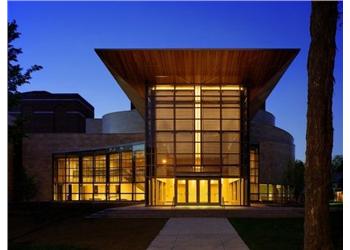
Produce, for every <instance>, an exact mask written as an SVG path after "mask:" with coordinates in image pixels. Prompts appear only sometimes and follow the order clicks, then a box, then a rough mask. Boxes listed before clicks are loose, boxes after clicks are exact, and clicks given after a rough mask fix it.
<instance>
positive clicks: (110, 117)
mask: <svg viewBox="0 0 350 250" xmlns="http://www.w3.org/2000/svg"><path fill="white" fill-rule="evenodd" d="M144 123H145V122H144V120H143V118H142V117H141V115H140V114H139V113H138V112H137V110H135V109H134V110H131V111H119V112H113V113H109V114H106V115H104V116H103V117H102V133H104V134H111V133H144V132H145V125H144Z"/></svg>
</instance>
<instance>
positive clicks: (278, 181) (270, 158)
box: [249, 110, 295, 201]
mask: <svg viewBox="0 0 350 250" xmlns="http://www.w3.org/2000/svg"><path fill="white" fill-rule="evenodd" d="M249 140H250V145H251V152H252V150H255V151H256V152H257V153H258V157H259V160H258V164H259V167H258V168H259V174H258V175H259V177H258V182H259V190H258V191H257V190H254V191H257V193H259V195H257V194H254V193H253V192H252V191H253V190H251V200H252V201H255V200H259V201H267V200H270V201H280V200H281V201H282V200H283V199H289V198H290V197H289V196H290V192H289V190H288V183H286V179H285V176H286V171H287V168H288V166H290V164H292V163H293V162H294V160H295V156H294V153H295V146H294V139H293V136H292V135H291V134H289V133H288V132H287V131H285V130H283V129H281V128H278V127H276V126H275V117H274V115H273V114H271V113H269V112H267V111H265V110H259V111H258V112H257V113H256V115H255V116H254V118H253V119H252V120H251V123H250V134H249ZM252 164H254V163H252V162H251V165H252ZM251 172H252V171H251Z"/></svg>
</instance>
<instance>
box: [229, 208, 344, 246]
mask: <svg viewBox="0 0 350 250" xmlns="http://www.w3.org/2000/svg"><path fill="white" fill-rule="evenodd" d="M230 222H231V224H232V225H233V226H234V228H235V229H236V230H237V232H238V234H239V235H240V236H241V238H242V239H243V240H244V241H245V242H246V244H247V245H248V247H249V248H250V249H251V250H262V249H269V250H274V249H276V250H277V249H278V250H280V249H284V250H287V249H303V237H304V228H303V226H304V225H303V223H304V219H303V218H266V219H265V218H263V219H255V218H254V219H253V218H234V219H233V218H231V219H230ZM331 228H332V239H333V244H334V246H335V249H343V214H342V211H338V212H333V213H331Z"/></svg>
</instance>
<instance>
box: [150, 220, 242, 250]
mask: <svg viewBox="0 0 350 250" xmlns="http://www.w3.org/2000/svg"><path fill="white" fill-rule="evenodd" d="M147 249H148V250H161V249H164V250H165V249H173V250H192V249H193V250H194V249H200V250H211V249H213V250H224V249H230V250H249V248H248V247H247V245H246V244H245V243H244V241H243V240H242V239H241V237H240V236H239V235H238V233H237V232H236V230H235V229H234V228H233V227H232V225H231V223H230V222H229V221H228V220H227V219H226V218H189V217H186V218H170V219H169V220H168V222H167V223H166V224H165V226H164V227H163V229H162V230H161V231H160V232H159V234H158V235H157V236H156V238H155V239H154V240H153V241H152V243H151V244H150V246H149V247H148V248H147Z"/></svg>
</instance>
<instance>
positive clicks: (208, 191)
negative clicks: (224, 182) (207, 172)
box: [176, 179, 220, 205]
mask: <svg viewBox="0 0 350 250" xmlns="http://www.w3.org/2000/svg"><path fill="white" fill-rule="evenodd" d="M176 191H177V192H176V193H177V194H176V196H177V197H176V204H177V205H219V203H220V199H219V197H220V183H219V179H177V180H176Z"/></svg>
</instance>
